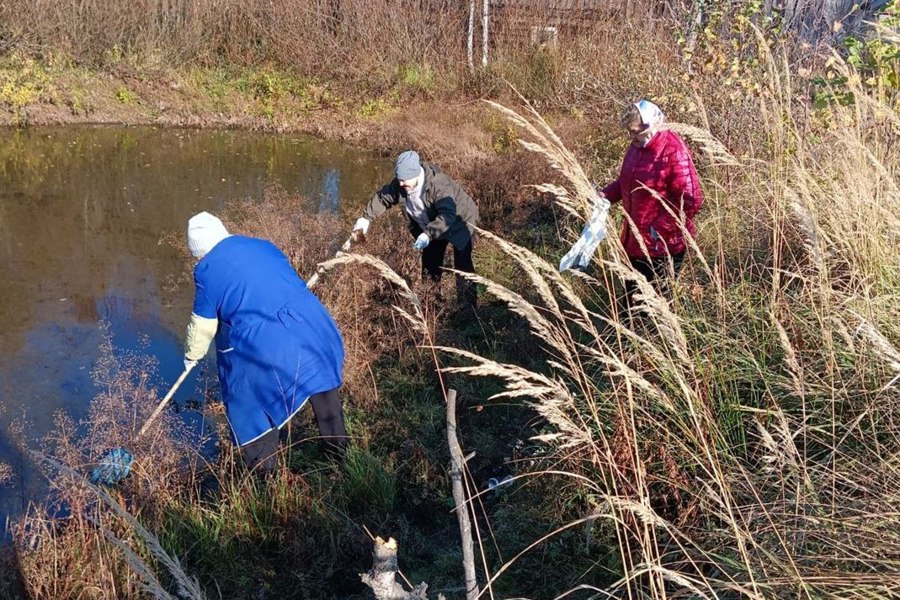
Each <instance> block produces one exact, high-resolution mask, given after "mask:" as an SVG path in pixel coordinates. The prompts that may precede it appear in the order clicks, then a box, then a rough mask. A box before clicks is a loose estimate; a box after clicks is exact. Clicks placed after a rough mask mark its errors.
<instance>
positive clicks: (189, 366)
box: [184, 358, 197, 371]
mask: <svg viewBox="0 0 900 600" xmlns="http://www.w3.org/2000/svg"><path fill="white" fill-rule="evenodd" d="M196 366H197V361H196V360H191V359H189V358H185V359H184V370H185V371H190V370H191V369H193V368H194V367H196Z"/></svg>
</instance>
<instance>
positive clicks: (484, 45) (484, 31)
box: [481, 0, 491, 67]
mask: <svg viewBox="0 0 900 600" xmlns="http://www.w3.org/2000/svg"><path fill="white" fill-rule="evenodd" d="M490 6H491V0H484V4H483V6H482V12H481V17H482V21H481V66H482V67H486V66H487V64H488V20H489V19H488V17H489V14H488V12H489V11H490Z"/></svg>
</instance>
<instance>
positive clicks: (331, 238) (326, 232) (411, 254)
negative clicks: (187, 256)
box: [223, 188, 453, 409]
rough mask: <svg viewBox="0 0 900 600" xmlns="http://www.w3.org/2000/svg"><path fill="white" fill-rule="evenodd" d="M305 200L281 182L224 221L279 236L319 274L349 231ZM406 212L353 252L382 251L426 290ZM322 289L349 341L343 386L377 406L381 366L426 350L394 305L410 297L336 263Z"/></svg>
mask: <svg viewBox="0 0 900 600" xmlns="http://www.w3.org/2000/svg"><path fill="white" fill-rule="evenodd" d="M304 202H305V200H304V199H303V198H302V197H298V196H295V195H291V194H288V193H286V192H285V191H284V190H283V189H281V188H269V189H267V190H266V192H265V194H264V197H263V199H262V200H261V201H260V202H258V203H247V202H244V203H237V204H233V205H230V206H229V207H228V209H227V210H226V212H225V213H224V215H223V220H224V221H225V222H226V224H227V227H228V229H229V231H231V232H232V233H240V234H243V235H249V236H253V237H262V238H265V239H268V240H270V241H272V242H273V243H274V244H275V245H276V246H278V247H279V248H280V249H281V250H282V251H283V252H285V254H287V255H288V256H289V257H290V258H291V260H292V262H293V264H294V266H295V267H297V269H298V271H299V273H300V275H301V277H303V278H304V279H305V280H307V279H309V277H310V276H311V275H312V274H313V273H314V272H316V266H317V264H319V263H321V262H324V261H325V260H327V259H330V258H332V257H333V256H334V254H335V253H336V252H337V251H338V250H339V249H340V247H341V245H342V244H343V242H344V240H345V239H346V236H347V235H348V231H347V229H346V226H345V225H343V224H342V223H341V222H340V220H339V219H338V218H337V217H336V216H333V215H325V214H317V215H311V214H309V213H308V211H304V210H303V208H302V207H303V206H304ZM401 213H402V211H401V210H394V211H391V212H390V213H389V214H387V215H385V216H384V217H382V218H381V219H379V220H378V221H377V222H376V223H374V224H373V225H372V227H371V229H370V232H369V233H370V235H369V236H368V239H367V241H366V242H365V244H363V245H355V246H353V247H352V248H351V250H350V252H353V253H365V254H371V255H373V256H376V257H378V258H379V259H381V260H382V261H384V262H385V263H387V264H388V265H389V266H390V267H391V268H392V269H393V270H394V271H396V272H398V273H401V274H403V275H404V278H405V279H406V280H407V281H408V282H415V283H414V284H413V285H414V286H415V287H417V288H418V286H420V285H422V284H421V283H420V277H419V272H420V269H421V267H420V266H419V260H418V254H417V253H416V252H415V251H414V250H413V249H412V238H410V239H409V243H403V242H405V241H406V238H407V237H408V236H409V234H408V233H407V231H406V223H405V217H403V216H402V214H401ZM398 240H400V243H398ZM448 254H449V253H448ZM445 279H446V280H447V281H445V282H442V283H444V284H445V286H444V287H446V286H449V285H452V280H453V278H452V277H447V278H445ZM314 292H315V294H316V295H317V296H318V297H319V299H320V300H321V301H322V303H323V304H324V305H325V306H326V307H327V308H328V311H329V312H330V313H331V315H332V317H334V319H335V321H336V322H337V324H338V328H339V329H340V331H341V335H342V337H343V339H344V350H345V359H344V385H343V389H344V390H345V392H346V393H347V394H348V395H349V396H350V397H351V398H352V405H353V406H354V407H356V408H360V409H370V408H372V407H373V406H374V405H375V404H376V403H377V402H378V401H379V395H378V390H377V387H376V382H377V381H378V375H376V369H378V368H379V367H381V366H385V365H388V364H397V363H400V364H402V363H403V362H404V357H406V356H407V355H408V354H409V353H410V352H418V351H417V350H415V347H416V346H417V345H418V344H420V343H421V341H422V340H420V339H418V338H417V337H416V336H415V335H414V334H413V333H412V332H411V331H410V330H409V327H408V325H407V324H406V323H405V322H404V321H403V320H402V319H398V316H397V313H396V311H395V310H394V309H393V306H395V305H401V306H403V305H405V304H406V301H405V300H403V299H401V298H400V296H398V291H397V289H396V288H395V287H394V286H392V285H390V284H389V283H388V282H387V281H385V280H384V279H383V278H382V277H380V276H378V275H377V273H376V272H375V271H373V270H372V269H368V268H365V267H363V268H352V269H344V268H341V267H336V268H334V269H331V270H329V271H328V272H326V273H323V274H322V275H321V277H320V280H319V282H318V284H317V286H316V287H315V289H314ZM429 295H430V294H429Z"/></svg>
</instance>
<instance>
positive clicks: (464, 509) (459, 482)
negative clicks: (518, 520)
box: [447, 390, 478, 600]
mask: <svg viewBox="0 0 900 600" xmlns="http://www.w3.org/2000/svg"><path fill="white" fill-rule="evenodd" d="M447 443H448V445H449V446H450V481H452V482H453V503H454V504H455V505H456V518H457V520H458V521H459V535H460V537H461V538H462V555H463V572H464V573H465V578H466V600H477V599H478V580H477V579H476V578H475V549H474V545H473V543H472V521H471V520H470V519H469V503H468V501H467V500H466V492H465V490H464V489H463V477H464V476H465V468H466V459H465V458H464V456H463V451H462V448H461V447H460V445H459V439H458V438H457V437H456V390H448V391H447Z"/></svg>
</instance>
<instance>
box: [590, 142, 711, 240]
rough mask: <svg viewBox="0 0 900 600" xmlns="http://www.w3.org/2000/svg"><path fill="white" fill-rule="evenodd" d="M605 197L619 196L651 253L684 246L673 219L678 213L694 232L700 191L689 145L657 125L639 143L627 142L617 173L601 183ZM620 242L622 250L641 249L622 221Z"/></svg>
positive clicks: (679, 231) (611, 198)
mask: <svg viewBox="0 0 900 600" xmlns="http://www.w3.org/2000/svg"><path fill="white" fill-rule="evenodd" d="M644 186H646V187H647V188H650V189H651V190H653V191H655V192H656V193H657V194H659V195H660V196H661V197H662V199H663V200H665V201H666V202H667V203H668V205H669V208H670V209H671V210H672V212H673V213H674V214H675V216H674V217H673V216H672V215H671V214H669V211H667V210H666V209H665V208H663V207H662V206H661V204H660V201H659V200H658V199H656V198H655V197H654V196H653V194H651V193H650V192H649V191H648V190H647V189H645V188H644ZM603 195H604V196H606V198H607V199H608V200H609V201H610V202H613V203H615V202H617V201H619V200H621V201H622V207H623V208H624V209H625V212H626V213H628V215H629V216H630V217H631V219H632V220H633V221H634V224H635V225H636V226H637V230H638V232H639V233H640V234H641V237H642V238H643V241H644V245H645V246H646V248H647V253H649V254H650V256H651V257H659V256H666V255H668V254H679V253H681V252H684V251H685V249H686V247H687V245H686V244H685V241H684V234H683V232H682V230H681V227H679V226H678V221H679V220H680V219H681V216H680V215H681V214H682V213H683V214H684V225H685V229H687V231H688V232H689V233H690V234H691V236H694V235H695V234H696V228H695V226H694V217H695V216H696V215H697V211H699V210H700V205H701V204H703V193H702V192H701V191H700V183H699V181H698V179H697V170H696V169H695V168H694V161H693V160H692V159H691V153H690V150H688V148H687V146H686V145H685V143H684V140H682V139H681V138H680V137H678V135H677V134H676V133H675V132H673V131H667V130H663V131H660V132H658V133H657V134H656V135H654V136H653V137H652V138H651V139H650V143H649V144H647V145H646V146H644V147H640V146H637V145H635V144H632V145H631V146H630V147H629V148H628V152H626V153H625V159H624V160H623V161H622V170H621V171H619V178H618V179H617V180H615V181H613V182H612V183H611V184H609V185H608V186H606V187H605V188H603ZM622 246H624V247H625V252H627V253H628V256H634V257H644V256H645V253H644V250H643V249H642V248H641V244H640V242H639V240H638V239H637V238H636V237H635V236H634V234H633V233H632V231H631V227H630V225H629V224H628V222H627V221H626V223H625V225H624V227H623V228H622Z"/></svg>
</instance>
